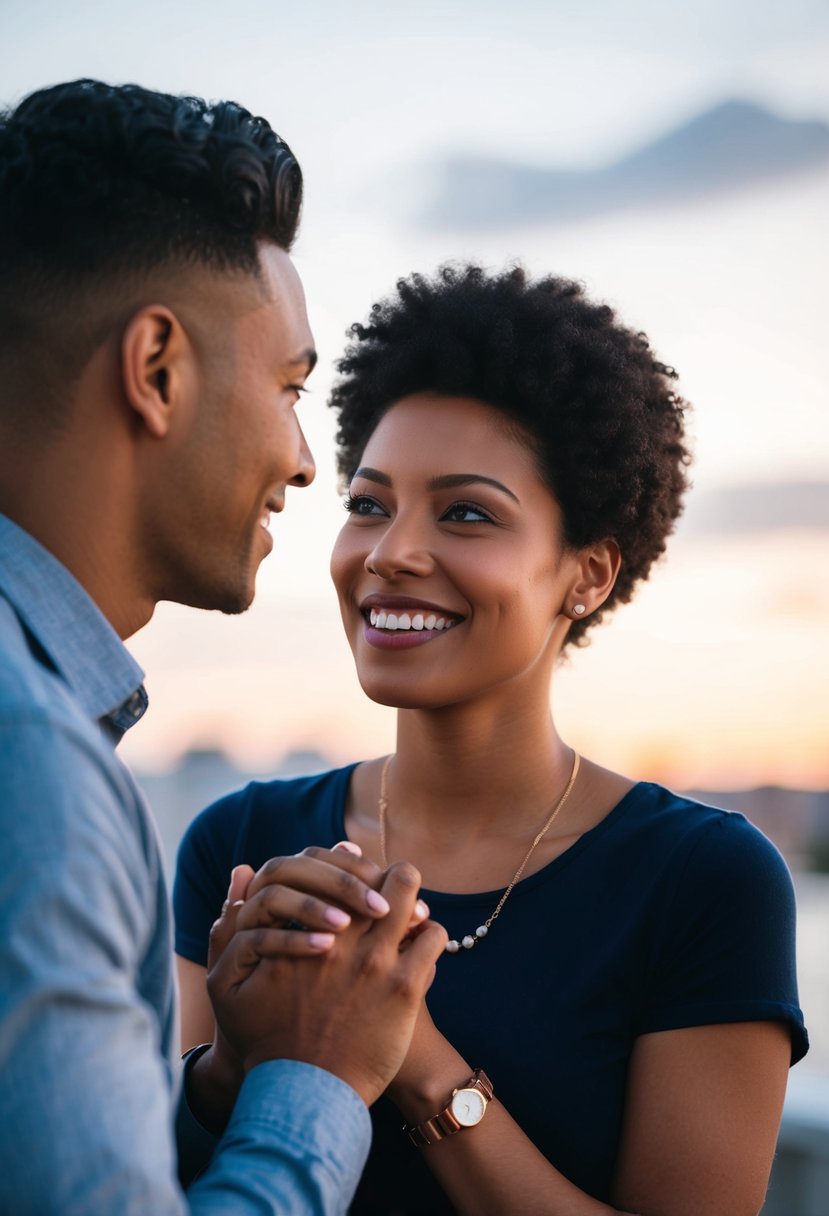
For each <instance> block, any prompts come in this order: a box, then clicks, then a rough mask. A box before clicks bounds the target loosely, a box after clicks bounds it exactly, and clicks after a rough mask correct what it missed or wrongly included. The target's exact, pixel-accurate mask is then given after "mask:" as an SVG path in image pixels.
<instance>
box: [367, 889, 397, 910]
mask: <svg viewBox="0 0 829 1216" xmlns="http://www.w3.org/2000/svg"><path fill="white" fill-rule="evenodd" d="M366 903H367V904H368V906H369V907H370V908H371V910H372V912H379V913H380V914H381V915H382V916H385V915H386V913H387V912H388V911H389V908H390V907H391V905H390V904H389V901H388V900H387V899H384V898H383V896H382V895H381V894H380V892H379V891H373V890H372V889H371V888H370V887H369V889H368V891H367V893H366Z"/></svg>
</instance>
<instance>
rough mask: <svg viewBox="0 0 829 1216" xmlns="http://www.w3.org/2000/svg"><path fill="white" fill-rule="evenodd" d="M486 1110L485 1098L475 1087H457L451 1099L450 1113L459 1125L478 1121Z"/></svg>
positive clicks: (470, 1125)
mask: <svg viewBox="0 0 829 1216" xmlns="http://www.w3.org/2000/svg"><path fill="white" fill-rule="evenodd" d="M485 1110H486V1099H485V1098H484V1096H483V1094H479V1093H478V1091H477V1089H459V1090H458V1092H457V1093H456V1094H455V1096H454V1098H453V1099H452V1114H453V1115H454V1116H455V1118H456V1119H457V1121H458V1123H460V1125H461V1127H474V1126H475V1124H476V1123H480V1122H481V1119H483V1117H484V1111H485Z"/></svg>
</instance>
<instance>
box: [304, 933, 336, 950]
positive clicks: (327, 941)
mask: <svg viewBox="0 0 829 1216" xmlns="http://www.w3.org/2000/svg"><path fill="white" fill-rule="evenodd" d="M308 945H309V946H312V947H313V948H314V950H330V949H331V947H332V946H333V945H334V934H333V933H309V934H308Z"/></svg>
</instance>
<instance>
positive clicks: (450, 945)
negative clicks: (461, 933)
mask: <svg viewBox="0 0 829 1216" xmlns="http://www.w3.org/2000/svg"><path fill="white" fill-rule="evenodd" d="M487 933H489V929H488V928H487V926H486V925H478V928H477V929H476V930H475V936H474V937H473V936H472V934H471V933H467V935H466V937H463V938H461V940H460V941H456V940H455V938H452V939H451V941H448V942H447V943H446V953H447V954H457V953H458V951H459V950H460V948H461V946H463V948H464V950H471V949H472V947H473V946H475V945H477V944H478V942H479V941H482V940H483V938H485V937H486V935H487Z"/></svg>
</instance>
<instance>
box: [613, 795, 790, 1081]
mask: <svg viewBox="0 0 829 1216" xmlns="http://www.w3.org/2000/svg"><path fill="white" fill-rule="evenodd" d="M666 891H667V892H668V893H667V894H666V897H665V905H664V915H663V916H662V918H661V922H660V923H661V929H660V931H659V934H658V936H657V944H656V949H655V952H654V958H653V964H652V967H651V970H650V977H649V983H648V985H647V992H646V996H645V1001H644V1004H643V1007H642V1009H641V1011H640V1018H639V1024H638V1026H637V1032H638V1033H640V1034H644V1033H648V1032H651V1031H657V1030H672V1029H678V1028H681V1027H687V1026H705V1025H712V1024H714V1023H718V1022H744V1021H766V1020H769V1021H783V1022H785V1023H787V1025H788V1027H789V1030H790V1033H791V1038H792V1063H796V1062H797V1060H799V1059H801V1058H802V1057H803V1056H804V1055H805V1054H806V1051H807V1050H808V1037H807V1034H806V1030H805V1028H804V1025H803V1014H802V1012H801V1010H800V1008H799V1004H798V995H797V979H796V971H795V919H796V912H795V896H794V888H793V885H792V880H791V876H790V874H789V871H788V869H787V867H786V863H785V861H784V860H783V858H782V857H781V855H780V853H779V852H778V851H777V849H776V848H775V847H774V845H773V844H772V843H771V842H770V841H769V840H768V839H767V838H766V837H765V836H763V834H762V833H761V832H759V831H758V830H757V829H756V828H755V827H753V826H752V825H751V824H750V823H749V822H748V821H747V820H746V819H745V818H744V817H743V816H742V815H740V814H737V813H736V812H728V811H723V812H721V813H720V814H719V815H717V816H716V817H715V818H714V819H712V820H710V821H709V822H708V823H707V824H706V825H705V827H704V828H702V829H701V831H700V832H699V834H698V836H697V837H696V839H695V840H694V841H693V842H692V843H691V845H690V847H689V850H688V852H687V853H686V855H685V857H684V859H683V861H682V863H681V865H680V867H679V872H678V873H676V874H673V875H670V876H666Z"/></svg>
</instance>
